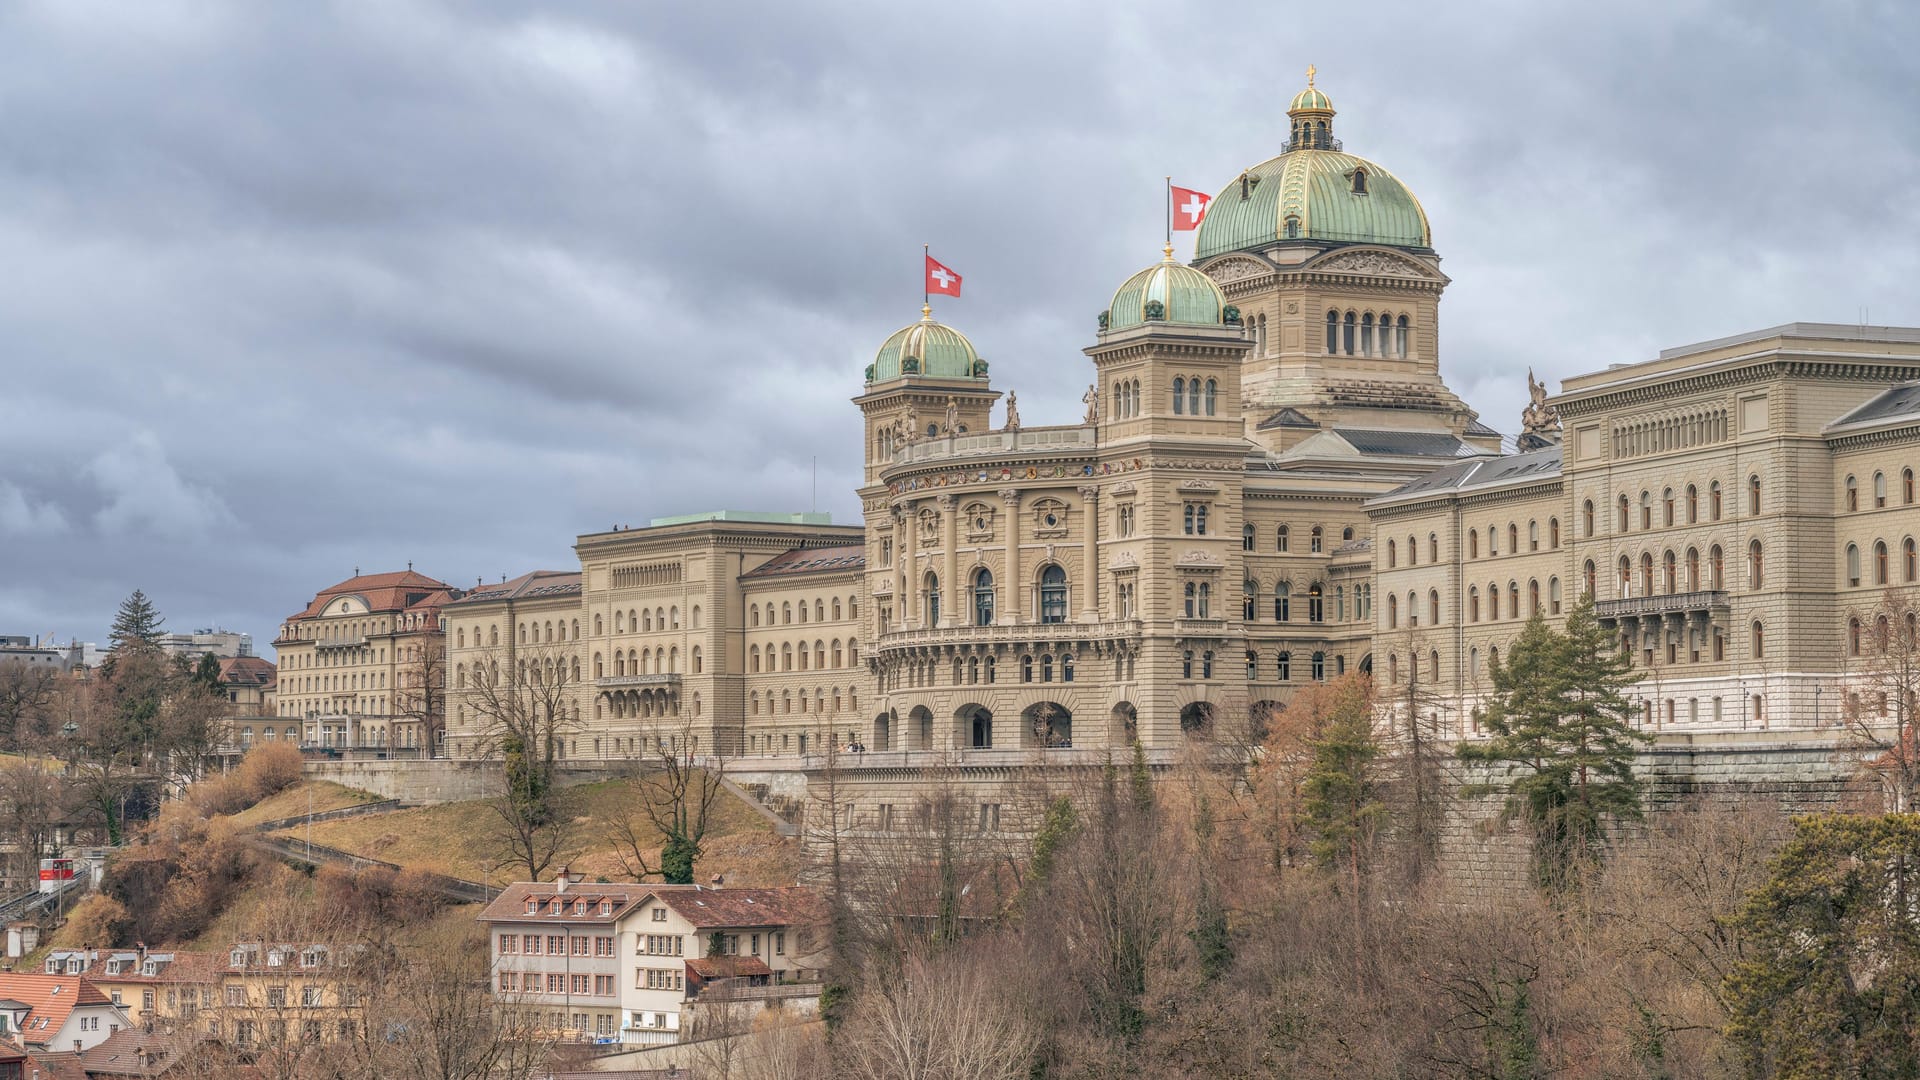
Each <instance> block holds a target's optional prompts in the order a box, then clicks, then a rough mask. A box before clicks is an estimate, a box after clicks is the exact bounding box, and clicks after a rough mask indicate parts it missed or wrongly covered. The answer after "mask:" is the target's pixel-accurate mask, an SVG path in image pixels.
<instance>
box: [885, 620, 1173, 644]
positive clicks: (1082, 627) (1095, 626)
mask: <svg viewBox="0 0 1920 1080" xmlns="http://www.w3.org/2000/svg"><path fill="white" fill-rule="evenodd" d="M1139 636H1140V620H1138V619H1119V620H1116V621H1113V622H1094V623H1085V622H1055V623H1038V622H1025V623H1012V624H1009V625H1005V626H1001V625H994V626H942V627H934V628H931V629H919V630H896V631H894V632H892V633H886V634H881V635H880V648H881V649H882V650H888V649H918V648H927V647H935V646H948V645H1010V644H1019V643H1025V642H1043V641H1096V640H1109V639H1118V638H1138V637H1139Z"/></svg>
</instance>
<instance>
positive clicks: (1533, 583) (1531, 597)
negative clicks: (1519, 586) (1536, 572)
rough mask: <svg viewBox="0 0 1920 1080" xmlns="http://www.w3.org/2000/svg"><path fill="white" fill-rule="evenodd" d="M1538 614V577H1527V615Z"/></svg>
mask: <svg viewBox="0 0 1920 1080" xmlns="http://www.w3.org/2000/svg"><path fill="white" fill-rule="evenodd" d="M1538 614H1540V579H1539V578H1528V579H1527V617H1528V618H1529V619H1531V618H1532V617H1534V616H1535V615H1538Z"/></svg>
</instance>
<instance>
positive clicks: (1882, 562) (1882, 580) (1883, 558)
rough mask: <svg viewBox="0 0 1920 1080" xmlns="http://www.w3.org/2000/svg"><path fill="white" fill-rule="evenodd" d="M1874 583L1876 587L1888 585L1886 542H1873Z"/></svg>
mask: <svg viewBox="0 0 1920 1080" xmlns="http://www.w3.org/2000/svg"><path fill="white" fill-rule="evenodd" d="M1873 583H1874V584H1875V585H1885V584H1886V583H1887V542H1886V541H1885V540H1875V541H1874V542H1873Z"/></svg>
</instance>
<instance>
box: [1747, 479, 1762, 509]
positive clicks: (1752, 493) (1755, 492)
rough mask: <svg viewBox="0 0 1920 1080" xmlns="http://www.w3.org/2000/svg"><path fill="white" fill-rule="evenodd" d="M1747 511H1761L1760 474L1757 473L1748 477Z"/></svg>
mask: <svg viewBox="0 0 1920 1080" xmlns="http://www.w3.org/2000/svg"><path fill="white" fill-rule="evenodd" d="M1747 513H1749V514H1755V515H1757V514H1759V513H1760V475H1759V474H1758V473H1755V474H1754V475H1752V476H1749V477H1747Z"/></svg>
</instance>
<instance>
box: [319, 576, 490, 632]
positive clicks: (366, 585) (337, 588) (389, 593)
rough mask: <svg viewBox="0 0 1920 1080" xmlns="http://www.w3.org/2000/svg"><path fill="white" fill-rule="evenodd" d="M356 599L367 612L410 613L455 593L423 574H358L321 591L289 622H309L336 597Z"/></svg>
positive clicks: (445, 600)
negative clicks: (360, 598)
mask: <svg viewBox="0 0 1920 1080" xmlns="http://www.w3.org/2000/svg"><path fill="white" fill-rule="evenodd" d="M347 595H351V596H359V597H363V598H364V599H365V600H366V602H367V608H368V610H370V611H412V610H414V609H416V608H420V607H433V608H437V607H439V606H440V605H441V604H444V603H447V602H448V601H450V600H452V599H453V598H454V596H455V593H454V592H453V591H452V587H451V586H449V585H448V584H447V583H446V582H444V581H436V580H434V579H433V578H430V577H428V576H426V575H425V574H416V573H414V572H413V571H411V570H401V571H397V572H395V573H389V574H361V575H360V576H359V577H350V578H348V579H347V580H345V581H343V582H341V583H340V584H338V585H334V586H332V587H330V588H325V589H321V590H320V591H319V592H318V593H315V594H314V597H313V602H312V603H310V604H308V605H307V607H306V610H305V611H301V612H299V613H297V614H294V615H290V616H288V621H292V620H295V619H310V618H313V617H314V616H316V615H318V614H320V612H321V611H322V610H323V609H325V608H326V606H327V605H328V604H329V603H331V602H332V601H333V599H334V598H335V597H338V596H347Z"/></svg>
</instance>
